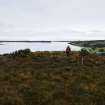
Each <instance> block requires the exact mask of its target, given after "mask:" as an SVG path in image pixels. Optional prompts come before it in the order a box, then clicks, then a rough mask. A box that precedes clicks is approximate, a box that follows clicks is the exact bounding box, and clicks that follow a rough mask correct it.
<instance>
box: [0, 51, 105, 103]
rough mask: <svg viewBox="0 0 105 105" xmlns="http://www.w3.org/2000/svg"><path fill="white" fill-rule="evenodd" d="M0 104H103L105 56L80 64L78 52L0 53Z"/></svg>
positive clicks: (91, 57) (94, 56)
mask: <svg viewBox="0 0 105 105" xmlns="http://www.w3.org/2000/svg"><path fill="white" fill-rule="evenodd" d="M27 52H28V51H27ZM23 53H24V54H23ZM0 105H105V57H101V56H96V55H90V54H89V55H87V56H85V58H84V64H81V57H80V54H79V52H72V53H71V54H70V55H69V56H66V54H65V53H64V52H35V53H31V52H28V53H25V52H22V51H20V52H15V53H13V54H5V55H1V56H0Z"/></svg>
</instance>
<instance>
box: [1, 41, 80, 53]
mask: <svg viewBox="0 0 105 105" xmlns="http://www.w3.org/2000/svg"><path fill="white" fill-rule="evenodd" d="M2 44H3V45H0V54H5V53H11V52H14V51H16V50H19V49H26V48H29V49H31V51H65V49H66V47H67V46H68V45H69V44H67V42H52V43H22V42H18V43H17V42H5V43H2ZM69 46H70V47H71V50H73V51H78V50H80V47H76V46H72V45H69Z"/></svg>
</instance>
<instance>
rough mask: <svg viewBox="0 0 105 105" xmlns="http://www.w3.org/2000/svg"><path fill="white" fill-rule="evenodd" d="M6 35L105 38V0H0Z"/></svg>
mask: <svg viewBox="0 0 105 105" xmlns="http://www.w3.org/2000/svg"><path fill="white" fill-rule="evenodd" d="M3 39H6V40H23V39H24V40H83V39H86V40H87V39H105V0H0V40H3Z"/></svg>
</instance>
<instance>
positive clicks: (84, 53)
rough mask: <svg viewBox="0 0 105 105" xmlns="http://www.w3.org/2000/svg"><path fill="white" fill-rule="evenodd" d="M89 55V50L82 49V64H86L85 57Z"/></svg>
mask: <svg viewBox="0 0 105 105" xmlns="http://www.w3.org/2000/svg"><path fill="white" fill-rule="evenodd" d="M86 55H88V51H87V50H86V49H81V51H80V56H81V64H82V65H83V64H84V57H85V56H86Z"/></svg>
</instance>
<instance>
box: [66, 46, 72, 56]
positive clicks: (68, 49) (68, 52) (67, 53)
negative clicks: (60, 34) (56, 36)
mask: <svg viewBox="0 0 105 105" xmlns="http://www.w3.org/2000/svg"><path fill="white" fill-rule="evenodd" d="M70 53H71V48H70V47H69V46H67V48H66V55H67V56H69V54H70Z"/></svg>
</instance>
